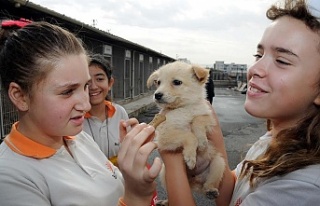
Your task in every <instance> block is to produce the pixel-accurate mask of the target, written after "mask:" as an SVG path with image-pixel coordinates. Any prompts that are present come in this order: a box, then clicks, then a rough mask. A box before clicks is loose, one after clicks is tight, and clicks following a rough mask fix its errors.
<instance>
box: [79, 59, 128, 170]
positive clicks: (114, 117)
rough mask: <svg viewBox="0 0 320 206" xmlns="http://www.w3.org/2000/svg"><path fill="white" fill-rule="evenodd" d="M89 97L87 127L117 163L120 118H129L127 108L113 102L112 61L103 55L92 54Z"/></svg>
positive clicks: (85, 126) (101, 147)
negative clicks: (89, 105)
mask: <svg viewBox="0 0 320 206" xmlns="http://www.w3.org/2000/svg"><path fill="white" fill-rule="evenodd" d="M89 73H90V76H91V80H90V81H89V97H90V104H91V110H90V111H89V112H87V113H86V115H85V121H84V126H83V130H84V131H85V132H87V133H88V134H89V135H91V136H92V137H93V139H94V141H95V142H96V143H97V144H98V145H99V147H100V149H101V151H102V152H103V153H104V154H105V155H106V156H107V157H108V159H109V160H110V161H112V163H113V164H115V165H117V155H118V151H119V147H120V139H119V130H118V129H117V128H118V127H119V122H120V120H128V119H129V117H128V114H127V112H126V110H125V109H124V108H123V107H122V106H120V105H119V104H116V103H112V102H111V98H110V97H109V95H108V94H109V91H110V90H111V88H112V86H113V83H114V78H113V77H112V69H111V65H110V63H109V62H108V61H107V60H106V59H105V58H104V57H103V55H100V54H94V55H92V56H91V60H90V63H89Z"/></svg>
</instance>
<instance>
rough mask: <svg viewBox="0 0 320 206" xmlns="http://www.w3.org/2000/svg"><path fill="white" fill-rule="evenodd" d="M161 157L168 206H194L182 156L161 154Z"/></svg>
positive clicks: (179, 154) (178, 154)
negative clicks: (163, 166) (163, 165)
mask: <svg viewBox="0 0 320 206" xmlns="http://www.w3.org/2000/svg"><path fill="white" fill-rule="evenodd" d="M162 157H163V159H164V163H165V171H166V174H165V178H166V190H167V194H168V200H169V204H170V206H180V205H183V206H195V205H196V204H195V202H194V199H193V195H192V192H191V189H190V185H189V182H188V178H187V173H186V166H185V163H184V160H183V156H182V154H181V153H166V154H162ZM166 160H167V161H166Z"/></svg>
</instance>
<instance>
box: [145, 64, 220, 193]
mask: <svg viewBox="0 0 320 206" xmlns="http://www.w3.org/2000/svg"><path fill="white" fill-rule="evenodd" d="M208 77H209V70H208V69H205V68H202V67H200V66H196V65H191V64H187V63H184V62H181V61H176V62H173V63H169V64H166V65H164V66H162V67H160V68H159V69H157V70H156V71H154V72H153V73H152V74H151V75H150V76H149V78H148V80H147V86H148V87H151V86H152V85H155V86H156V91H155V93H154V96H153V100H154V101H155V103H156V104H157V105H158V106H159V107H160V108H161V110H162V111H161V113H163V114H165V116H166V120H165V121H164V122H162V123H161V124H160V125H159V126H158V127H157V128H156V137H155V138H156V139H155V140H156V141H157V144H158V148H159V150H170V151H175V150H178V149H182V154H183V156H184V160H185V162H186V165H187V169H188V177H189V182H190V186H191V188H192V189H193V190H195V191H198V192H201V193H203V194H205V195H206V196H207V197H208V198H210V199H214V198H216V197H217V196H218V195H219V192H218V189H217V188H218V186H219V183H220V181H221V179H222V176H223V173H224V169H225V162H224V159H223V158H222V157H221V154H220V153H218V152H217V151H216V149H215V148H214V146H213V145H212V144H211V143H210V142H209V141H208V139H207V133H210V132H212V127H213V125H215V124H216V122H215V121H214V118H213V116H212V112H211V109H210V104H208V102H207V101H206V99H205V95H206V91H205V83H206V82H207V79H208ZM197 159H198V160H199V159H201V162H209V164H208V165H205V166H204V165H200V164H201V163H199V164H197ZM204 160H208V161H204ZM203 167H204V168H206V169H200V168H203ZM195 171H197V172H195ZM199 171H201V173H200V174H198V172H199ZM160 179H161V182H162V184H163V185H164V187H165V174H164V167H163V169H162V171H161V173H160Z"/></svg>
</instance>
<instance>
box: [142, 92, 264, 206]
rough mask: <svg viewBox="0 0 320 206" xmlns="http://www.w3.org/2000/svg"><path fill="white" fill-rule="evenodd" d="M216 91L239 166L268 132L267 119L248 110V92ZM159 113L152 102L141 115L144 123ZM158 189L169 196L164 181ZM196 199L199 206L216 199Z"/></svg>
mask: <svg viewBox="0 0 320 206" xmlns="http://www.w3.org/2000/svg"><path fill="white" fill-rule="evenodd" d="M215 92H216V97H215V99H214V107H215V110H216V112H217V115H218V117H219V121H220V124H221V128H222V132H223V135H224V138H225V144H226V149H227V152H228V158H229V166H230V167H231V168H235V167H236V165H237V163H238V162H239V161H240V160H241V159H242V157H243V156H244V155H245V153H246V151H247V150H248V148H249V146H250V145H251V144H252V143H253V142H255V141H256V140H257V139H258V138H259V137H260V136H261V135H263V134H264V132H265V128H266V126H265V121H264V120H261V119H256V118H253V117H251V116H250V115H248V114H247V113H246V112H245V110H244V109H243V103H244V100H245V95H244V94H241V93H240V92H238V91H233V90H230V89H226V88H216V90H215ZM147 99H148V100H147V101H150V99H151V100H152V98H151V97H148V98H147ZM145 103H146V102H145ZM157 112H158V109H157V107H155V106H152V105H151V106H150V105H149V108H148V109H147V110H146V111H145V112H142V113H139V114H138V116H137V118H138V119H139V121H141V122H142V121H143V122H150V121H151V119H152V118H153V116H154V115H155V114H156V113H157ZM156 156H158V153H157V152H154V153H153V154H152V156H151V157H150V161H152V159H153V158H154V157H156ZM157 190H158V197H159V199H165V198H166V193H165V190H164V189H163V188H162V187H161V185H160V183H158V188H157ZM195 199H196V202H197V205H199V206H207V205H208V206H209V205H211V206H212V205H215V204H214V203H213V202H212V201H210V200H208V199H206V198H205V197H203V196H201V195H198V194H195Z"/></svg>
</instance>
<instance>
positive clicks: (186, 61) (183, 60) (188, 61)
mask: <svg viewBox="0 0 320 206" xmlns="http://www.w3.org/2000/svg"><path fill="white" fill-rule="evenodd" d="M177 61H181V62H185V63H188V64H191V61H190V60H188V59H187V58H178V59H177Z"/></svg>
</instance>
